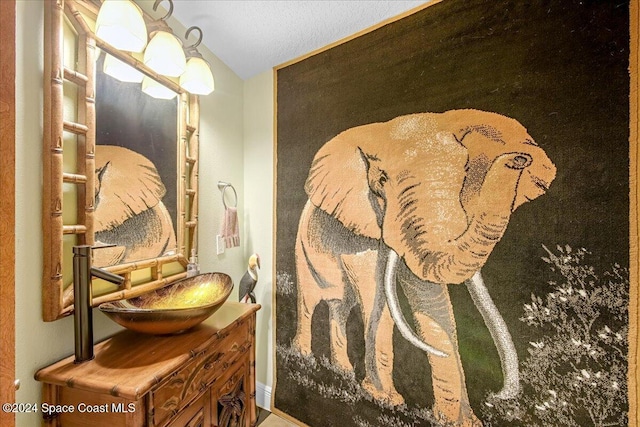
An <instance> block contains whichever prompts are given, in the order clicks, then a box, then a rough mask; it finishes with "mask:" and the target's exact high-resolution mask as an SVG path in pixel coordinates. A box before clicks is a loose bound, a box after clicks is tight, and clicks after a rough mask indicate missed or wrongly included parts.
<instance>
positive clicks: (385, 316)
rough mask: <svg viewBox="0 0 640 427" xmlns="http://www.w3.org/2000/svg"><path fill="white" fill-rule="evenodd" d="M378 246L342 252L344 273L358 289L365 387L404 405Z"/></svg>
mask: <svg viewBox="0 0 640 427" xmlns="http://www.w3.org/2000/svg"><path fill="white" fill-rule="evenodd" d="M378 256H379V252H378V251H377V250H366V251H362V252H359V253H357V254H350V255H342V256H341V260H342V264H343V266H344V270H345V274H346V275H347V279H348V281H349V282H350V283H352V284H353V288H354V290H355V291H356V294H357V297H358V302H359V303H360V308H361V312H362V321H363V324H364V331H365V356H364V357H365V361H364V363H365V377H364V379H363V381H362V386H363V388H364V389H365V390H366V391H367V392H368V393H369V394H371V396H372V397H373V398H374V399H376V400H384V401H386V402H388V403H390V404H391V405H401V404H402V403H404V398H403V397H402V395H401V394H400V393H398V392H397V390H396V388H395V386H394V385H393V375H392V374H393V325H394V323H393V319H392V318H391V314H390V312H389V308H388V307H387V305H386V303H385V301H386V300H385V297H384V291H383V284H382V280H380V277H381V275H382V274H383V270H382V268H381V267H384V263H380V262H379V260H378Z"/></svg>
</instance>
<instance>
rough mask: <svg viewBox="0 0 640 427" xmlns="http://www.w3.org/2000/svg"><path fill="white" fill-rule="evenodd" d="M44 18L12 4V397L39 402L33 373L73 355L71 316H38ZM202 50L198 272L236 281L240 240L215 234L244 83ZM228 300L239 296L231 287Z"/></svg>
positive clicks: (238, 132)
mask: <svg viewBox="0 0 640 427" xmlns="http://www.w3.org/2000/svg"><path fill="white" fill-rule="evenodd" d="M145 1H146V0H145ZM151 3H153V2H151ZM143 7H144V5H143ZM154 16H155V15H154ZM43 20H44V6H43V2H40V1H18V2H16V31H17V34H16V378H19V379H20V381H21V387H20V390H18V391H17V392H16V402H20V403H36V402H40V400H41V389H42V388H41V384H40V383H38V382H37V381H35V380H34V379H33V375H34V374H35V372H36V371H37V370H38V369H40V368H42V367H45V366H47V365H49V364H51V363H53V362H55V361H57V360H59V359H62V358H64V357H67V356H69V355H71V354H73V348H74V343H73V319H72V318H66V319H62V320H58V321H55V322H49V323H47V322H43V321H42V298H41V283H42V278H41V271H42V256H43V253H42V231H41V212H42V207H41V203H42V202H41V200H42V185H41V182H42V171H41V169H42V167H41V165H42V132H43V130H42V108H43V104H42V102H43V101H42V97H43V75H42V72H43V55H44V54H43ZM171 25H172V26H174V29H175V30H176V33H177V34H180V33H182V34H184V27H181V26H179V25H177V24H176V23H175V22H171ZM200 51H201V53H202V54H203V55H204V56H205V58H206V59H207V60H208V61H209V62H210V63H211V66H212V70H213V74H214V77H215V79H216V91H215V92H214V93H213V94H211V95H209V96H205V97H201V131H200V160H201V164H200V191H199V194H200V201H199V221H200V228H199V244H200V263H201V270H202V271H203V272H205V271H214V270H215V271H223V272H225V273H227V274H229V275H231V276H232V278H233V279H234V281H235V282H236V283H237V282H238V281H239V280H240V277H242V274H243V273H244V270H245V268H246V267H245V262H246V261H245V260H246V255H245V248H246V244H245V243H244V242H243V244H244V246H241V247H240V248H234V249H230V250H228V251H227V252H226V253H225V254H223V255H221V256H218V255H216V252H215V234H216V233H217V231H218V227H219V223H220V215H221V213H222V203H221V201H220V192H219V191H218V188H217V186H216V183H217V181H218V180H225V181H230V182H231V183H233V185H234V186H235V187H236V189H237V191H238V195H239V196H240V197H239V199H240V200H239V206H238V207H239V209H240V215H241V218H242V217H243V215H244V207H243V205H242V202H243V198H242V194H243V187H244V185H243V180H244V173H243V103H244V101H243V86H244V83H243V82H242V80H241V79H240V78H239V77H237V76H236V75H235V74H234V73H233V72H232V71H231V70H230V69H229V68H228V67H226V66H225V65H224V64H223V63H222V62H221V61H219V60H218V59H217V58H215V57H213V55H211V53H210V52H207V51H206V50H205V49H200ZM245 241H246V240H245ZM230 298H237V291H235V292H234V294H233V295H232V296H231V297H230ZM117 330H119V327H118V326H117V325H116V324H115V323H113V322H111V321H110V320H109V319H107V318H106V317H104V316H103V315H102V313H100V312H99V311H97V310H94V335H95V339H96V340H100V339H103V338H105V337H107V336H109V335H111V334H113V333H114V332H116V331H117ZM40 420H41V414H40V413H33V414H19V415H18V416H17V419H16V425H17V426H20V427H27V426H34V427H35V426H39V425H40Z"/></svg>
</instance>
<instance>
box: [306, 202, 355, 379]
mask: <svg viewBox="0 0 640 427" xmlns="http://www.w3.org/2000/svg"><path fill="white" fill-rule="evenodd" d="M314 218H315V217H314V216H312V215H309V214H308V213H307V208H305V211H304V212H303V215H302V217H301V221H300V226H299V229H298V238H297V240H296V248H295V258H296V273H297V276H298V286H297V292H298V304H297V306H298V316H297V320H298V322H297V328H296V335H295V337H294V340H293V345H294V346H296V347H298V349H299V350H300V352H301V353H302V354H303V355H309V354H311V352H312V349H311V338H312V335H311V321H312V317H313V313H314V311H315V309H316V307H317V305H318V304H319V303H320V302H321V301H326V302H327V303H328V304H329V316H330V318H329V328H330V330H329V333H330V337H331V338H330V346H331V358H332V360H331V361H332V362H333V363H335V364H337V365H338V366H339V367H341V368H343V369H346V370H351V364H350V363H349V358H348V356H347V338H346V334H345V330H346V319H347V317H348V313H349V308H350V306H348V305H347V304H346V302H345V289H346V286H347V282H346V280H347V277H346V275H345V274H344V272H343V266H342V263H341V260H340V259H339V258H337V257H336V256H335V255H334V254H332V253H331V252H328V251H327V250H326V249H324V247H323V246H322V244H321V243H322V242H319V241H318V240H317V236H316V235H315V234H314V233H313V232H310V230H313V229H314V228H317V224H315V223H314V222H313V220H314ZM314 237H315V238H314Z"/></svg>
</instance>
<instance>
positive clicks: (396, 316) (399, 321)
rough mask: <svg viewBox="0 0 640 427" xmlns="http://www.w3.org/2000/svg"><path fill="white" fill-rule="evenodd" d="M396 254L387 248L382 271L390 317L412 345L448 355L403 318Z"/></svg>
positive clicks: (436, 354)
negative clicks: (398, 289) (420, 335)
mask: <svg viewBox="0 0 640 427" xmlns="http://www.w3.org/2000/svg"><path fill="white" fill-rule="evenodd" d="M399 259H400V258H399V257H398V254H397V253H396V252H395V251H394V250H393V249H389V252H388V256H387V265H386V269H385V272H384V293H385V296H386V298H387V304H388V305H389V311H390V312H391V318H392V319H393V321H394V322H395V324H396V326H397V328H398V330H399V331H400V334H401V335H402V336H403V337H404V338H405V339H406V340H407V341H409V343H411V344H412V345H414V346H416V347H417V348H419V349H420V350H423V351H425V352H427V353H431V354H433V355H435V356H439V357H447V356H449V355H448V354H447V353H445V352H443V351H441V350H438V349H437V348H435V347H432V346H430V345H429V344H427V343H426V342H424V341H423V340H422V339H421V338H420V337H419V336H418V335H417V334H416V333H415V332H414V331H413V329H411V326H410V325H409V323H408V322H407V320H406V319H405V318H404V315H403V314H402V309H401V308H400V302H399V301H398V292H397V287H396V276H397V267H398V260H399Z"/></svg>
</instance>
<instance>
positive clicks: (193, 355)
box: [35, 302, 260, 427]
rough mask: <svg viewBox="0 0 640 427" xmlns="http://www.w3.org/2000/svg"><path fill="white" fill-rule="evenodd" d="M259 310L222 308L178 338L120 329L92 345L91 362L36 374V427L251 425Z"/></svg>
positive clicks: (71, 359)
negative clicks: (39, 420) (39, 419)
mask: <svg viewBox="0 0 640 427" xmlns="http://www.w3.org/2000/svg"><path fill="white" fill-rule="evenodd" d="M259 309H260V305H258V304H240V303H236V302H227V303H225V304H224V305H223V306H222V307H221V308H220V309H219V310H218V311H217V312H216V313H214V314H213V316H211V317H210V318H209V319H207V320H205V321H204V322H203V323H202V324H200V325H198V326H197V327H195V328H193V329H192V330H190V331H187V332H185V333H183V334H179V335H171V336H153V335H144V334H138V333H135V332H132V331H128V330H125V331H121V332H119V333H118V334H116V335H114V336H112V337H111V338H108V339H107V340H105V341H102V342H101V343H99V344H97V345H96V346H95V358H94V359H93V360H90V361H88V362H84V363H81V364H75V363H74V356H70V357H68V358H66V359H64V360H61V361H59V362H57V363H55V364H53V365H51V366H48V367H46V368H43V369H41V370H39V371H38V372H37V373H36V375H35V377H36V379H37V380H38V381H41V382H43V383H44V384H43V399H42V405H41V408H42V410H43V413H42V415H43V419H44V423H43V425H45V426H60V427H68V426H88V427H101V426H109V427H114V426H126V427H130V426H131V427H137V426H140V427H143V426H146V427H151V426H157V427H184V426H189V427H230V426H243V427H251V426H255V424H256V418H257V417H256V405H255V397H256V395H255V390H256V389H255V329H256V327H255V324H256V315H255V313H256V311H258V310H259ZM48 412H50V413H48Z"/></svg>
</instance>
